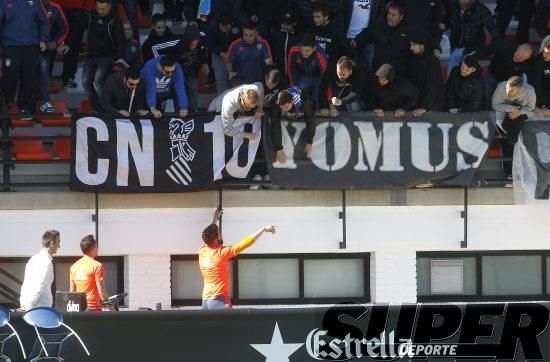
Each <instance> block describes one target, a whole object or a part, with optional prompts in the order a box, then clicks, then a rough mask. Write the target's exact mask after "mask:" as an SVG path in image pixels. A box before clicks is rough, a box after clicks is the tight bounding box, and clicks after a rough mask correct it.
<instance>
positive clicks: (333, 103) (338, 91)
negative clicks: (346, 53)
mask: <svg viewBox="0 0 550 362" xmlns="http://www.w3.org/2000/svg"><path fill="white" fill-rule="evenodd" d="M364 85H365V74H364V73H363V71H362V70H361V69H359V67H357V66H356V65H355V63H354V62H353V61H352V60H350V59H349V58H348V57H342V58H340V59H339V60H338V62H337V63H336V65H334V66H333V67H332V69H329V70H327V71H326V72H325V74H324V75H323V78H322V79H321V89H320V92H319V107H320V108H321V114H322V115H323V116H328V115H330V116H331V117H337V116H338V111H348V112H361V111H362V110H363V106H362V105H361V96H362V94H363V87H364Z"/></svg>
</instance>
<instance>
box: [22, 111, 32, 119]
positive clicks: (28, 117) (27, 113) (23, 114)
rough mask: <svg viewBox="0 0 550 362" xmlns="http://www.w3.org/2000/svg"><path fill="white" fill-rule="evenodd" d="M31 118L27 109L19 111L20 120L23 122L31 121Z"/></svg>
mask: <svg viewBox="0 0 550 362" xmlns="http://www.w3.org/2000/svg"><path fill="white" fill-rule="evenodd" d="M32 118H33V117H32V113H31V111H29V110H28V109H22V110H21V119H22V120H24V121H29V120H31V119H32Z"/></svg>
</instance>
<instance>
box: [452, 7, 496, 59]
mask: <svg viewBox="0 0 550 362" xmlns="http://www.w3.org/2000/svg"><path fill="white" fill-rule="evenodd" d="M449 10H450V12H449V14H447V16H446V17H445V21H444V22H445V25H446V27H447V29H450V30H451V39H450V40H451V48H452V49H455V48H464V53H465V54H466V53H470V52H472V51H476V50H480V49H481V48H482V47H483V46H484V44H485V29H487V31H488V32H489V34H490V35H491V38H492V41H493V42H496V41H499V40H500V34H499V31H498V27H497V24H496V22H495V19H494V18H493V15H492V14H491V11H490V10H489V9H488V8H487V6H485V4H482V3H481V2H480V1H479V0H472V2H471V4H470V6H469V7H468V8H467V9H466V10H465V11H464V12H463V11H462V10H461V8H460V5H459V4H458V1H455V2H454V3H453V4H452V5H451V6H450V8H449Z"/></svg>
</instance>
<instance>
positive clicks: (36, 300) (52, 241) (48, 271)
mask: <svg viewBox="0 0 550 362" xmlns="http://www.w3.org/2000/svg"><path fill="white" fill-rule="evenodd" d="M60 246H61V239H60V236H59V231H57V230H48V231H46V232H45V233H44V235H43V236H42V250H40V252H39V253H38V254H36V255H34V256H33V257H32V258H30V259H29V261H28V262H27V265H26V266H25V279H24V280H23V285H22V286H21V297H20V299H19V301H20V302H21V309H22V310H30V309H33V308H36V307H51V306H52V304H53V296H52V289H51V288H52V282H53V279H54V270H53V263H52V260H53V257H52V255H54V254H55V253H57V250H58V249H59V247H60Z"/></svg>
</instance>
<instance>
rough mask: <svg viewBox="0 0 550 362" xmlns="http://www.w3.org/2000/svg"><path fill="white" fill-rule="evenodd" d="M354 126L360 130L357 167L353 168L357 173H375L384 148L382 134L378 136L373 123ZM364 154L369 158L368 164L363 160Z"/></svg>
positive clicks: (357, 123)
mask: <svg viewBox="0 0 550 362" xmlns="http://www.w3.org/2000/svg"><path fill="white" fill-rule="evenodd" d="M353 125H354V126H355V127H357V129H358V130H359V139H358V147H357V152H358V155H357V165H355V166H354V167H353V168H354V170H356V171H369V170H371V171H374V170H375V169H376V162H377V161H378V155H380V149H381V148H382V133H380V134H376V129H375V128H374V124H372V122H353ZM361 146H363V147H361ZM363 153H364V154H365V155H366V156H367V164H365V161H364V160H363Z"/></svg>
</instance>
